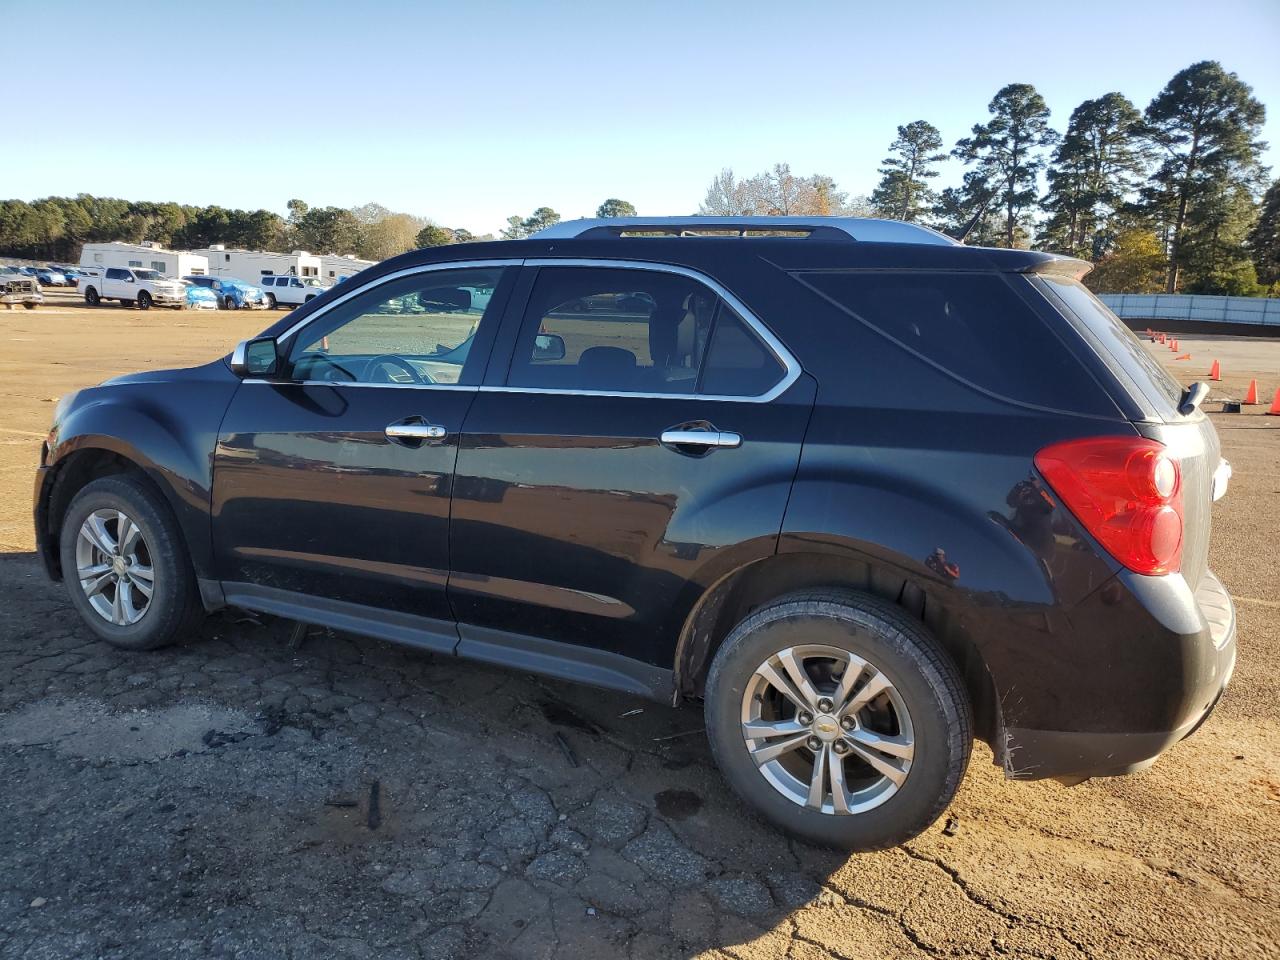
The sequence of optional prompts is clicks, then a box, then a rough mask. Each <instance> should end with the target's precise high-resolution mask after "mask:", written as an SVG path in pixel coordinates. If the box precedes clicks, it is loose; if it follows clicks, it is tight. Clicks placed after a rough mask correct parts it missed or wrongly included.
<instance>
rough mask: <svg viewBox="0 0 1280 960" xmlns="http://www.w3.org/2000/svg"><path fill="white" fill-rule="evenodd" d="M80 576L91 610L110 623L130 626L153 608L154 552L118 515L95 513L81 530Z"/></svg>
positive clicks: (108, 511) (117, 512) (78, 542)
mask: <svg viewBox="0 0 1280 960" xmlns="http://www.w3.org/2000/svg"><path fill="white" fill-rule="evenodd" d="M76 576H77V578H78V579H79V581H80V589H81V590H83V591H84V595H85V598H86V599H87V600H88V601H89V606H91V607H92V608H93V610H94V612H95V613H97V614H98V616H100V617H102V619H104V620H106V621H107V622H108V623H113V624H115V625H116V626H120V627H127V626H132V625H133V624H135V623H137V622H138V621H139V620H141V619H142V617H143V616H144V615H145V614H146V612H147V610H148V609H150V607H151V594H152V592H153V590H154V589H155V569H154V567H153V566H152V562H151V552H150V549H149V548H148V546H147V541H146V538H145V537H143V535H142V529H141V528H140V527H139V526H138V525H137V524H136V523H135V522H134V521H133V520H132V519H131V518H130V517H129V516H127V515H126V514H125V513H123V512H122V511H120V510H113V509H102V510H95V511H93V513H91V514H89V516H87V517H86V518H85V520H84V523H82V524H81V525H80V534H79V536H78V537H77V538H76Z"/></svg>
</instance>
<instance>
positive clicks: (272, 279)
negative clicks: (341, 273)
mask: <svg viewBox="0 0 1280 960" xmlns="http://www.w3.org/2000/svg"><path fill="white" fill-rule="evenodd" d="M258 284H259V285H260V286H261V287H262V289H263V290H264V291H265V292H266V294H267V309H268V310H274V309H275V308H276V307H277V306H281V307H296V306H298V305H299V304H303V303H306V302H307V301H308V300H314V299H315V298H316V297H318V296H320V294H322V293H324V292H325V290H327V289H328V288H327V287H322V286H320V281H319V280H317V279H315V278H314V277H295V276H293V275H292V274H264V275H263V276H262V277H259V278H258Z"/></svg>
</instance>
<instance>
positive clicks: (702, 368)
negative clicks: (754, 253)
mask: <svg viewBox="0 0 1280 960" xmlns="http://www.w3.org/2000/svg"><path fill="white" fill-rule="evenodd" d="M785 375H786V368H785V367H784V366H783V364H782V362H781V361H780V360H779V359H778V358H777V357H776V356H775V355H774V354H773V352H772V351H771V350H769V348H768V347H767V346H766V345H765V344H764V343H763V342H762V341H761V340H760V338H759V337H758V336H757V335H756V334H755V332H754V331H752V330H751V328H750V327H749V326H748V325H747V324H746V323H745V322H744V321H743V320H742V318H741V317H739V316H738V315H737V314H736V313H735V312H734V311H733V310H732V309H731V308H730V307H729V306H728V304H726V303H724V301H723V300H721V298H720V297H719V296H718V295H717V294H716V293H715V292H714V291H712V290H710V289H708V288H707V287H706V286H705V285H704V284H702V283H700V282H698V281H697V280H695V279H693V278H691V277H687V276H684V275H682V274H677V273H671V272H667V271H659V270H641V269H630V268H628V269H621V268H619V269H612V268H603V267H577V266H573V267H569V266H565V267H542V268H541V269H540V271H539V273H538V278H537V281H536V283H535V284H534V288H533V292H532V294H531V296H530V299H529V305H528V307H527V309H526V312H525V317H524V323H523V325H522V328H521V332H520V336H519V339H518V340H517V343H516V352H515V356H514V358H513V362H512V365H511V369H510V371H509V374H508V377H507V385H508V386H516V387H533V388H537V389H549V390H562V391H568V392H581V391H586V392H592V393H636V394H666V395H669V394H678V395H686V396H690V395H695V394H697V395H701V396H721V397H758V396H762V395H763V394H766V393H768V392H769V391H770V390H771V389H772V388H773V387H774V386H776V385H777V384H778V383H779V382H780V381H781V380H782V379H783V377H784V376H785Z"/></svg>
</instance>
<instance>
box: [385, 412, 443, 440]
mask: <svg viewBox="0 0 1280 960" xmlns="http://www.w3.org/2000/svg"><path fill="white" fill-rule="evenodd" d="M386 433H387V437H388V438H389V439H391V440H443V439H444V438H445V437H447V436H448V435H449V431H448V430H446V429H445V428H444V427H442V426H439V425H438V424H434V423H427V422H426V421H425V420H423V419H422V418H421V417H414V418H413V419H411V420H399V421H397V422H395V423H389V424H387V430H386Z"/></svg>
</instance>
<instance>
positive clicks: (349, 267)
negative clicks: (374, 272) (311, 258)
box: [320, 253, 375, 287]
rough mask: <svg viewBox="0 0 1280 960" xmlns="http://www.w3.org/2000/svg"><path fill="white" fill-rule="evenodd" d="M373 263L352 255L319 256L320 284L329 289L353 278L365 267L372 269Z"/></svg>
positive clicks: (331, 254) (333, 254) (330, 254)
mask: <svg viewBox="0 0 1280 960" xmlns="http://www.w3.org/2000/svg"><path fill="white" fill-rule="evenodd" d="M374 262H375V261H373V260H361V259H360V258H359V257H356V256H354V255H352V254H346V255H345V256H338V255H337V254H336V253H325V254H321V256H320V282H321V283H323V284H324V285H325V286H326V287H331V286H333V285H334V284H335V283H338V282H339V281H341V280H346V279H348V278H350V277H354V276H355V275H356V274H357V273H359V272H360V271H361V270H363V269H364V268H365V267H372V266H373V264H374Z"/></svg>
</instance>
